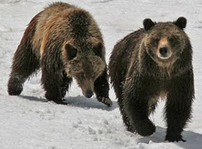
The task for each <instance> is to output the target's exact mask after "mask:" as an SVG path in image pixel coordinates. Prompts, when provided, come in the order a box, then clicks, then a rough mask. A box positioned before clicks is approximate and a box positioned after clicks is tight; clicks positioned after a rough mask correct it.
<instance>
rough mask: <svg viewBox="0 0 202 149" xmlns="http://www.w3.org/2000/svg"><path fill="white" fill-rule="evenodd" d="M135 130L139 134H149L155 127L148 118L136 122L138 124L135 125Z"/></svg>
mask: <svg viewBox="0 0 202 149" xmlns="http://www.w3.org/2000/svg"><path fill="white" fill-rule="evenodd" d="M135 130H136V132H137V133H138V134H139V135H141V136H150V135H152V134H153V133H154V132H155V130H156V127H155V126H154V124H153V123H152V122H151V121H150V120H149V119H147V120H144V121H141V122H138V124H136V125H135Z"/></svg>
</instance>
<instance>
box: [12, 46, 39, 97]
mask: <svg viewBox="0 0 202 149" xmlns="http://www.w3.org/2000/svg"><path fill="white" fill-rule="evenodd" d="M39 67H40V65H39V60H38V58H37V57H36V55H35V54H34V53H33V51H32V48H31V44H29V43H24V44H23V43H21V44H20V45H19V47H18V49H17V51H16V52H15V54H14V58H13V63H12V70H11V74H10V78H9V81H8V93H9V95H19V94H20V93H21V92H22V90H23V83H24V82H25V81H26V79H27V78H28V77H29V76H30V75H31V74H33V73H34V72H35V71H37V70H38V69H39Z"/></svg>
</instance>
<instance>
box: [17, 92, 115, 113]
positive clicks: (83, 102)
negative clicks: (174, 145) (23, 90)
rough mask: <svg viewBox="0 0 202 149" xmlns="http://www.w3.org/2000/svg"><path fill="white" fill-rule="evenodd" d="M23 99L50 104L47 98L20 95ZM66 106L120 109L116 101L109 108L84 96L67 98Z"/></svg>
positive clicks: (109, 109) (94, 99)
mask: <svg viewBox="0 0 202 149" xmlns="http://www.w3.org/2000/svg"><path fill="white" fill-rule="evenodd" d="M19 97H21V98H22V99H26V100H30V101H37V102H48V100H47V99H45V98H38V97H34V96H25V95H20V96H19ZM64 100H65V101H64V102H65V103H66V104H67V105H66V106H73V107H81V108H87V109H90V108H95V109H102V110H106V111H113V110H114V109H116V108H118V104H117V102H115V101H112V106H111V107H108V106H106V105H105V104H103V103H101V102H98V101H97V99H96V98H85V97H83V96H76V97H71V96H69V97H66V98H65V99H64Z"/></svg>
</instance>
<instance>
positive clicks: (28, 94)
mask: <svg viewBox="0 0 202 149" xmlns="http://www.w3.org/2000/svg"><path fill="white" fill-rule="evenodd" d="M51 1H52V0H46V1H45V0H0V76H1V77H0V82H1V83H0V148H1V149H182V148H186V149H201V148H202V108H201V107H202V100H201V98H202V92H201V89H202V49H201V48H202V39H201V35H202V2H201V0H187V1H184V0H164V1H162V0H142V1H138V0H136V1H135V0H134V1H132V0H124V1H123V0H85V1H84V0H83V1H81V0H80V1H79V0H68V2H69V3H71V4H75V5H78V6H80V7H82V8H85V9H87V10H89V11H90V12H91V13H92V14H93V16H94V18H95V19H96V21H97V22H98V24H99V26H100V28H101V30H102V33H103V35H104V40H105V44H106V49H107V55H106V56H107V60H108V58H109V55H110V53H111V51H112V49H113V46H114V45H115V43H116V42H117V41H118V40H120V39H121V38H123V37H124V36H125V35H127V34H128V33H130V32H132V31H134V30H136V29H138V28H140V27H142V21H143V19H145V18H148V17H150V18H152V19H153V20H155V21H168V20H169V21H171V20H176V19H177V18H178V17H179V16H185V17H186V18H187V20H188V25H187V28H186V32H187V34H188V35H189V37H190V39H191V42H192V45H193V51H194V57H193V58H194V59H193V65H194V73H195V91H196V99H195V102H194V105H193V118H192V121H191V123H189V125H188V126H187V128H186V129H185V131H184V132H183V136H184V139H186V140H187V142H185V143H183V142H179V143H169V142H165V141H164V137H165V131H166V127H165V123H164V122H163V116H162V110H163V106H164V102H161V103H160V104H159V106H158V109H157V111H156V113H155V114H154V115H153V116H151V119H152V121H153V122H154V123H155V124H156V126H157V131H156V133H155V134H153V135H152V136H150V137H141V136H138V135H135V134H132V133H129V132H127V131H126V130H125V128H124V125H123V122H122V119H121V115H120V113H119V109H118V106H117V103H116V99H115V95H114V92H113V89H111V90H110V97H111V99H112V100H113V106H112V107H111V108H108V107H106V106H104V105H102V104H101V103H98V102H97V101H96V99H95V98H91V99H86V98H84V97H83V96H82V94H81V90H80V89H79V88H78V87H77V84H75V83H74V84H73V85H72V87H71V90H70V92H69V94H68V95H67V96H66V100H67V101H68V103H69V104H68V105H57V104H55V103H52V102H47V101H46V99H45V98H44V91H43V89H42V87H41V86H40V73H39V74H38V75H37V76H35V77H33V78H32V79H31V80H30V81H28V82H26V83H25V85H24V91H23V92H22V95H21V96H19V97H11V96H8V94H7V80H8V76H9V73H10V66H11V62H12V57H13V54H14V52H15V50H16V47H17V45H18V44H19V42H20V40H21V37H22V34H23V31H24V30H25V28H26V25H27V24H28V23H29V21H30V19H31V18H32V17H33V16H34V15H35V14H36V13H38V12H39V11H40V10H42V9H43V8H44V7H45V6H47V4H48V3H50V2H51ZM66 2H67V1H66Z"/></svg>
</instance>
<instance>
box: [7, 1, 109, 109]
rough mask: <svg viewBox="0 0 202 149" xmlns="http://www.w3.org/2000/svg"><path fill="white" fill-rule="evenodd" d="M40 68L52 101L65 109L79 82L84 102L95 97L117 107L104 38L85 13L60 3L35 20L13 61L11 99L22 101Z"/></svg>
mask: <svg viewBox="0 0 202 149" xmlns="http://www.w3.org/2000/svg"><path fill="white" fill-rule="evenodd" d="M39 68H41V71H42V78H41V82H42V85H43V88H44V90H45V91H46V93H45V97H46V98H47V99H48V100H52V101H54V102H56V103H58V104H63V103H64V101H63V98H64V96H65V94H66V91H68V89H69V85H70V83H71V82H72V78H74V79H75V80H76V81H77V83H78V85H79V87H80V88H81V90H82V93H83V95H84V96H85V97H87V98H90V97H91V96H92V95H93V93H95V94H96V97H97V99H98V101H100V102H102V103H104V104H106V105H108V106H110V105H111V104H112V102H111V100H110V98H109V95H108V92H109V84H108V74H107V65H106V61H105V47H104V42H103V39H102V34H101V32H100V29H99V28H98V25H97V24H96V22H95V20H94V19H93V17H92V16H91V14H90V13H89V12H87V11H85V10H83V9H81V8H78V7H76V6H73V5H70V4H67V3H63V2H56V3H53V4H51V5H49V7H47V8H45V9H44V10H43V11H41V12H40V13H38V14H37V15H36V16H35V17H34V18H33V19H32V20H31V22H30V23H29V25H28V27H27V29H26V30H25V32H24V35H23V38H22V40H21V42H20V44H19V46H18V48H17V50H16V52H15V54H14V57H13V63H12V71H11V74H10V79H9V81H8V93H9V94H10V95H19V94H20V93H21V92H22V90H23V83H24V82H25V81H26V80H27V78H29V77H30V76H31V75H32V74H33V73H34V72H36V71H37V70H39Z"/></svg>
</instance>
